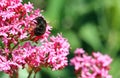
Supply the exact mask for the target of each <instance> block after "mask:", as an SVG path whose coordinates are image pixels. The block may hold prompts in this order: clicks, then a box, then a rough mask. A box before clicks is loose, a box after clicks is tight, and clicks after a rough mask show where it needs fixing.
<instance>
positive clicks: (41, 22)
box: [34, 16, 47, 36]
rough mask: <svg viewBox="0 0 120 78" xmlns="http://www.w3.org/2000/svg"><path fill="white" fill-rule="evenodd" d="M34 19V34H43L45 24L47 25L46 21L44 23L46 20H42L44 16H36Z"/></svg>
mask: <svg viewBox="0 0 120 78" xmlns="http://www.w3.org/2000/svg"><path fill="white" fill-rule="evenodd" d="M35 20H36V25H37V26H36V28H34V34H35V35H36V36H41V35H43V34H44V33H45V31H46V26H47V23H46V21H45V20H44V18H43V17H40V16H39V17H37V18H35Z"/></svg>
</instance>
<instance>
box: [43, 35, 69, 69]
mask: <svg viewBox="0 0 120 78" xmlns="http://www.w3.org/2000/svg"><path fill="white" fill-rule="evenodd" d="M43 46H45V47H44V49H45V50H46V51H47V57H46V62H47V64H48V65H49V66H50V67H52V69H53V70H58V69H62V68H64V67H65V66H66V65H67V62H68V61H67V55H68V54H69V48H70V45H69V43H68V41H67V39H65V38H63V37H62V35H60V34H58V36H56V37H54V36H52V37H50V41H48V42H46V43H44V44H43Z"/></svg>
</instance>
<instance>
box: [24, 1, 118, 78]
mask: <svg viewBox="0 0 120 78" xmlns="http://www.w3.org/2000/svg"><path fill="white" fill-rule="evenodd" d="M23 1H24V2H25V3H27V2H28V1H30V2H32V3H33V4H34V6H35V9H36V8H40V9H41V10H44V12H42V14H43V16H44V17H45V19H46V20H47V21H48V22H49V25H51V26H52V27H53V30H52V34H54V35H56V34H57V33H62V34H63V36H64V37H66V38H68V40H69V42H70V44H71V50H70V55H69V56H68V58H69V59H70V58H72V57H73V51H74V50H75V49H76V48H77V47H82V48H83V49H85V50H86V51H87V52H88V53H91V52H93V51H100V52H102V53H104V54H109V55H110V56H111V57H112V58H113V62H112V64H111V71H110V74H111V75H112V76H113V78H120V68H119V66H120V0H23ZM39 76H40V77H38V78H76V77H75V75H74V68H73V67H72V66H67V67H66V68H65V69H63V70H61V71H51V70H50V69H48V68H47V69H46V68H43V69H42V70H41V71H40V72H39Z"/></svg>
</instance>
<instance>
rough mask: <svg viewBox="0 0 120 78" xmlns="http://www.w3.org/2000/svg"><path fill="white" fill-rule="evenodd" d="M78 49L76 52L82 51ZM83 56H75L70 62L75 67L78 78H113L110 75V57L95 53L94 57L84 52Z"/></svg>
mask: <svg viewBox="0 0 120 78" xmlns="http://www.w3.org/2000/svg"><path fill="white" fill-rule="evenodd" d="M81 50H82V49H79V48H78V49H77V50H75V54H76V51H78V52H79V51H81ZM82 53H83V54H82V56H80V55H75V57H74V58H72V59H71V60H70V62H71V65H73V66H74V67H75V73H76V75H77V77H78V78H112V76H111V75H109V73H108V71H109V65H110V63H111V62H112V59H111V58H110V57H109V56H108V55H103V54H101V53H100V52H97V53H95V52H93V53H92V56H89V55H87V54H85V53H84V52H82Z"/></svg>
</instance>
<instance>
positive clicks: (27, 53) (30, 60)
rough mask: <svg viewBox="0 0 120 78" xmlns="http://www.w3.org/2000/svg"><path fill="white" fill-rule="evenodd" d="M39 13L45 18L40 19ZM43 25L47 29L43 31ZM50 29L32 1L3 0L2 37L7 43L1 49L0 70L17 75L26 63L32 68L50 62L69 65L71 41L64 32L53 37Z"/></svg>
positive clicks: (0, 15) (0, 14) (0, 10)
mask: <svg viewBox="0 0 120 78" xmlns="http://www.w3.org/2000/svg"><path fill="white" fill-rule="evenodd" d="M38 17H41V18H42V20H41V19H40V21H39V22H38V21H37V18H38ZM41 21H42V22H41ZM43 21H44V24H43ZM43 26H44V30H43V31H44V32H43V33H42V34H41V35H40V34H39V32H41V31H42V29H43V28H41V27H43ZM50 30H51V27H50V26H49V25H48V23H47V21H46V20H45V18H44V17H43V16H42V14H41V13H40V10H39V9H37V10H34V7H33V5H32V4H31V3H30V2H29V3H28V4H22V0H1V1H0V40H2V42H1V43H2V44H3V46H2V47H1V49H0V71H4V72H5V73H8V74H9V75H13V74H14V73H15V72H17V71H18V69H19V68H20V67H22V68H25V66H29V67H31V68H32V69H34V68H36V69H40V68H42V67H43V66H44V67H46V66H48V67H51V68H52V69H53V70H58V69H62V68H64V67H65V66H67V62H68V61H67V55H68V54H69V47H70V44H69V43H68V41H67V39H65V38H63V37H62V35H60V34H58V36H56V37H55V36H52V37H49V35H50ZM36 32H37V33H38V34H37V35H36ZM48 38H49V39H48ZM32 43H34V44H32ZM37 44H38V45H39V46H37ZM13 69H14V70H13ZM34 71H35V69H34ZM11 78H12V77H11Z"/></svg>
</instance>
